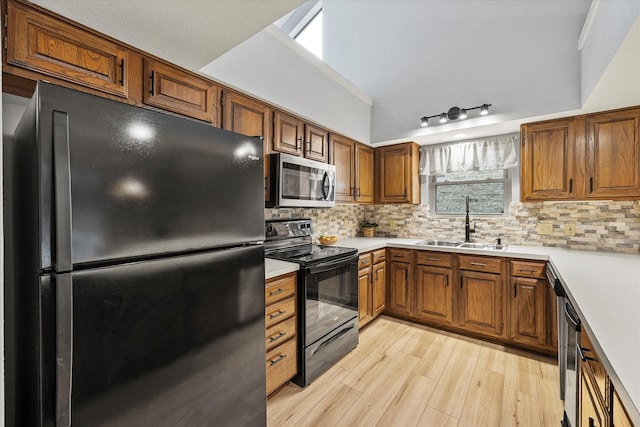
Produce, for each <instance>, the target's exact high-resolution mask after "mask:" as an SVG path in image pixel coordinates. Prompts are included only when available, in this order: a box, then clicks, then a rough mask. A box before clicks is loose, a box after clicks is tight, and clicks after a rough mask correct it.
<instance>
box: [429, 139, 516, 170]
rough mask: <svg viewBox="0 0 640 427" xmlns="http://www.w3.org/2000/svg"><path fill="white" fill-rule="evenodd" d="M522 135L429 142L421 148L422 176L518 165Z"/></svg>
mask: <svg viewBox="0 0 640 427" xmlns="http://www.w3.org/2000/svg"><path fill="white" fill-rule="evenodd" d="M519 141H520V134H519V133H513V134H508V135H498V136H492V137H489V138H482V139H478V140H474V141H464V142H457V143H452V144H440V145H426V146H423V147H421V148H420V175H440V174H443V173H447V172H459V171H485V170H496V169H507V168H512V167H515V166H517V165H518V154H517V151H516V144H517V143H519Z"/></svg>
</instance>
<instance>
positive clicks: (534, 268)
mask: <svg viewBox="0 0 640 427" xmlns="http://www.w3.org/2000/svg"><path fill="white" fill-rule="evenodd" d="M544 266H545V263H544V262H530V261H511V275H512V276H518V277H532V278H534V279H544V278H545V275H544Z"/></svg>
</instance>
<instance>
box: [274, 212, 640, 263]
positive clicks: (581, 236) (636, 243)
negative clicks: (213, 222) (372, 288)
mask: <svg viewBox="0 0 640 427" xmlns="http://www.w3.org/2000/svg"><path fill="white" fill-rule="evenodd" d="M428 212H429V208H428V206H424V205H404V204H402V205H394V204H388V205H336V206H335V207H334V208H331V209H265V217H266V218H267V219H272V218H311V219H313V223H314V237H315V238H316V239H317V238H318V236H320V234H336V235H338V237H339V238H349V237H356V236H362V232H361V231H360V229H359V224H360V222H362V221H365V220H367V221H371V222H377V223H378V224H379V225H380V226H379V227H378V228H377V229H376V236H394V237H411V238H424V239H434V238H437V239H449V240H451V239H452V240H464V216H451V217H430V216H429V215H428ZM471 221H472V222H475V225H476V232H475V234H472V235H471V240H472V241H483V242H493V241H495V239H497V238H501V239H502V242H503V243H505V244H514V245H524V246H527V245H529V246H554V247H561V248H571V249H581V250H600V251H609V252H625V253H640V202H639V201H610V200H608V201H584V202H539V203H521V202H513V203H511V206H510V212H509V217H508V218H486V217H482V216H473V215H471ZM542 223H547V224H552V233H551V234H538V224H542ZM566 224H574V225H575V229H576V230H575V235H574V236H567V235H565V225H566Z"/></svg>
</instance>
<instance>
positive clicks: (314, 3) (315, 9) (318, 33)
mask: <svg viewBox="0 0 640 427" xmlns="http://www.w3.org/2000/svg"><path fill="white" fill-rule="evenodd" d="M275 25H276V26H277V27H278V28H280V29H281V30H282V31H284V32H285V33H287V34H288V35H289V37H291V38H292V39H294V40H295V41H297V42H298V43H300V44H301V45H302V46H303V47H304V48H305V49H307V50H308V51H309V52H311V53H313V54H314V55H315V56H317V57H318V58H320V59H322V1H320V0H307V1H306V2H304V3H303V4H302V5H301V6H299V7H298V8H297V9H294V10H293V11H291V13H289V14H288V15H287V16H284V17H282V18H280V19H279V20H278V21H277V22H275Z"/></svg>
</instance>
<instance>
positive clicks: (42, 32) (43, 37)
mask: <svg viewBox="0 0 640 427" xmlns="http://www.w3.org/2000/svg"><path fill="white" fill-rule="evenodd" d="M6 24H7V39H6V43H7V46H6V47H7V51H6V55H7V64H10V65H15V66H17V67H20V68H24V69H27V70H32V71H35V72H38V73H42V74H45V75H48V76H52V77H55V78H58V79H61V80H65V81H67V82H71V83H76V84H78V85H81V86H85V87H89V88H92V89H96V90H99V91H101V92H104V93H109V94H112V95H117V96H119V97H122V98H127V96H128V91H129V79H128V78H127V77H126V76H127V69H128V68H127V67H128V66H129V57H128V51H127V49H126V48H125V47H124V46H121V45H118V44H116V43H113V42H111V41H110V40H107V39H105V38H102V37H99V36H97V35H95V34H93V33H90V32H88V31H84V30H81V29H80V28H77V27H74V26H72V25H70V24H67V23H66V22H62V21H60V20H57V19H54V18H51V17H49V16H46V15H44V14H41V13H39V12H37V11H34V10H31V9H28V8H27V6H24V5H21V4H20V3H17V2H13V1H11V2H8V4H7V23H6Z"/></svg>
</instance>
